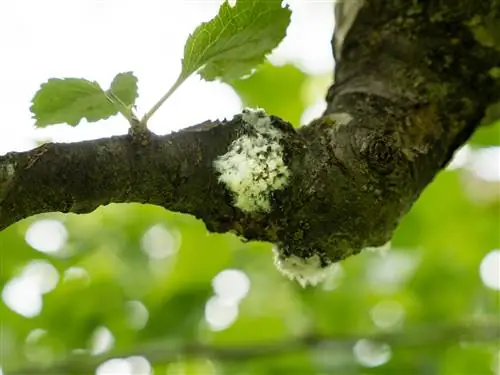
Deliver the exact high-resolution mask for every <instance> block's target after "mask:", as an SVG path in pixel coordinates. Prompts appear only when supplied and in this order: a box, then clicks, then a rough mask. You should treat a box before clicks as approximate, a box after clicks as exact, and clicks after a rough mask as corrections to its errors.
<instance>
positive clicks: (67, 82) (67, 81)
mask: <svg viewBox="0 0 500 375" xmlns="http://www.w3.org/2000/svg"><path fill="white" fill-rule="evenodd" d="M136 98H137V78H135V77H134V76H133V75H132V73H130V72H128V73H120V74H118V75H117V76H116V77H115V78H114V79H113V82H112V84H111V88H110V89H109V90H108V91H104V90H103V89H102V88H101V86H99V84H98V83H97V82H95V81H89V80H86V79H83V78H62V79H61V78H51V79H49V80H48V81H47V82H46V83H44V84H42V85H41V87H40V90H38V92H37V93H36V94H35V96H34V97H33V100H32V103H33V104H32V106H31V108H30V110H31V112H32V113H33V117H34V118H35V119H36V123H35V126H36V127H39V128H41V127H46V126H48V125H55V124H61V123H67V124H68V125H71V126H76V125H78V124H79V123H80V121H81V120H82V119H86V120H87V121H88V122H96V121H99V120H103V119H106V118H108V117H110V116H113V115H116V114H117V113H118V112H119V111H122V112H123V111H124V108H123V106H124V105H125V106H126V107H130V106H131V105H133V103H134V102H135V99H136Z"/></svg>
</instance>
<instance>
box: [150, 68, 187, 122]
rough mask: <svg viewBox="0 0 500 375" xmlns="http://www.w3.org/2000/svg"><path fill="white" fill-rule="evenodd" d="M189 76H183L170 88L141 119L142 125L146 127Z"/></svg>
mask: <svg viewBox="0 0 500 375" xmlns="http://www.w3.org/2000/svg"><path fill="white" fill-rule="evenodd" d="M186 78H187V76H185V75H183V74H181V75H179V77H178V78H177V80H176V81H175V83H174V84H173V85H172V87H170V89H169V90H168V91H167V92H166V93H165V95H163V96H162V97H161V98H160V100H158V102H156V104H155V105H154V106H153V107H152V108H151V109H150V110H149V111H147V112H146V114H145V115H144V117H143V118H142V119H141V124H143V125H144V126H146V124H147V122H148V120H149V119H150V118H151V116H153V115H154V114H155V112H156V111H157V110H158V109H160V107H161V106H162V105H163V103H165V101H166V100H167V99H168V98H169V97H170V96H171V95H172V94H173V93H174V92H175V91H176V90H177V89H178V88H179V86H180V85H182V83H183V82H184V81H185V80H186Z"/></svg>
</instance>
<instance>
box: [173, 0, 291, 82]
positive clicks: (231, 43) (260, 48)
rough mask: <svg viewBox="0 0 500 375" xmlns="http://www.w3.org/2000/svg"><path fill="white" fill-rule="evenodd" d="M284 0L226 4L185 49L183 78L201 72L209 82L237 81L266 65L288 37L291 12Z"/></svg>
mask: <svg viewBox="0 0 500 375" xmlns="http://www.w3.org/2000/svg"><path fill="white" fill-rule="evenodd" d="M281 3H282V1H281V0H266V1H262V0H238V1H237V2H236V5H234V6H231V5H229V3H228V2H227V1H226V2H224V3H223V4H222V5H221V7H220V9H219V13H218V14H217V16H216V17H215V18H213V19H212V20H210V21H209V22H206V23H203V24H201V25H200V26H199V27H198V28H196V30H195V31H194V32H193V34H191V35H190V36H189V38H188V40H187V41H186V45H185V47H184V59H183V60H182V73H181V77H188V76H189V75H190V74H192V73H194V72H196V71H199V73H200V75H201V76H202V78H204V79H206V80H209V81H211V80H214V79H216V78H220V79H225V80H229V79H236V78H239V77H241V76H242V75H244V74H247V73H249V72H250V71H251V70H252V69H253V68H255V67H256V66H257V65H259V64H260V63H262V61H263V60H264V58H265V56H266V54H268V53H269V52H271V51H272V50H273V49H274V48H275V47H276V46H277V45H278V44H279V43H280V42H281V41H282V40H283V38H284V37H285V35H286V29H287V27H288V24H289V23H290V14H291V12H290V10H289V9H288V7H282V4H281Z"/></svg>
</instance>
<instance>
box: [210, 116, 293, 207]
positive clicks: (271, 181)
mask: <svg viewBox="0 0 500 375" xmlns="http://www.w3.org/2000/svg"><path fill="white" fill-rule="evenodd" d="M242 120H243V121H244V122H245V123H246V124H247V125H249V126H250V127H251V129H250V130H251V132H250V134H245V135H242V136H241V137H239V138H238V139H236V140H235V141H233V143H231V146H230V147H229V150H228V151H227V152H226V153H225V154H224V155H221V156H219V157H218V158H217V159H216V160H215V161H214V167H215V169H216V170H217V172H218V173H219V175H220V176H219V181H220V182H222V183H224V184H225V185H226V187H227V188H228V189H229V190H230V191H231V192H233V194H234V197H235V202H234V205H235V206H236V207H238V208H239V209H241V210H242V211H245V212H269V211H270V209H271V203H270V200H269V195H270V193H271V192H272V191H275V190H280V189H283V188H284V187H285V186H286V185H287V183H288V177H289V175H290V172H289V171H288V167H287V166H286V165H285V162H284V161H283V147H282V146H281V144H280V139H281V133H280V131H279V130H278V129H276V128H274V127H273V125H272V123H271V119H270V118H269V116H267V115H266V113H265V112H264V111H263V110H261V109H257V110H253V109H244V110H243V113H242Z"/></svg>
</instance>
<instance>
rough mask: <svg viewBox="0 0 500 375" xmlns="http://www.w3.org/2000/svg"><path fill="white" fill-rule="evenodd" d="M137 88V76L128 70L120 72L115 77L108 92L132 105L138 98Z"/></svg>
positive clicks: (125, 103)
mask: <svg viewBox="0 0 500 375" xmlns="http://www.w3.org/2000/svg"><path fill="white" fill-rule="evenodd" d="M137 90H138V89H137V77H136V76H134V74H133V73H132V72H126V73H119V74H117V75H116V76H115V78H113V81H112V82H111V87H110V88H109V90H108V93H109V94H112V97H114V98H118V100H119V101H120V102H121V103H123V104H124V105H126V106H128V107H130V106H132V105H134V103H135V101H136V99H137V96H138V94H137Z"/></svg>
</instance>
